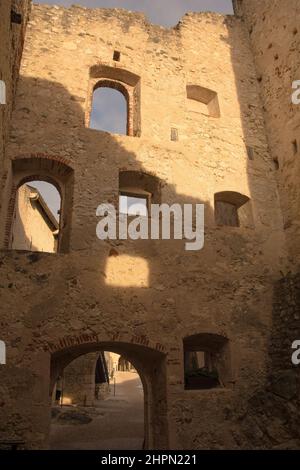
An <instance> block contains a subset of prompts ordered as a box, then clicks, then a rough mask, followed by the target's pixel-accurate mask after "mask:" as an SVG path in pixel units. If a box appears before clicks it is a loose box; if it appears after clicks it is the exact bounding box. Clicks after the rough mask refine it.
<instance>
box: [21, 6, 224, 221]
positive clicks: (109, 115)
mask: <svg viewBox="0 0 300 470" xmlns="http://www.w3.org/2000/svg"><path fill="white" fill-rule="evenodd" d="M33 1H34V3H44V4H48V5H61V6H67V7H68V6H71V5H73V4H78V5H82V6H85V7H88V8H125V9H127V10H132V11H140V12H143V13H144V14H145V15H146V16H147V17H148V18H149V20H150V21H151V22H152V23H156V24H160V25H162V26H167V27H171V26H174V25H176V24H177V23H178V21H179V20H180V19H181V17H182V16H183V15H184V14H185V13H186V12H187V11H216V12H219V13H224V14H233V10H232V2H231V0H33ZM91 127H92V128H96V129H102V130H105V131H108V132H112V133H114V134H125V133H126V102H125V99H124V97H123V96H122V95H121V94H120V93H119V92H117V91H115V90H110V89H107V88H102V89H101V88H99V89H98V90H96V92H95V99H94V106H93V111H92V115H91ZM30 184H31V185H32V186H35V187H37V188H38V189H39V191H40V192H41V194H42V196H43V198H44V199H45V201H46V202H47V204H48V205H49V207H50V209H51V210H52V212H53V213H54V214H57V210H58V209H59V206H60V198H59V195H58V192H57V191H56V189H55V188H54V187H52V186H50V185H49V184H48V183H43V182H37V183H33V182H32V183H30Z"/></svg>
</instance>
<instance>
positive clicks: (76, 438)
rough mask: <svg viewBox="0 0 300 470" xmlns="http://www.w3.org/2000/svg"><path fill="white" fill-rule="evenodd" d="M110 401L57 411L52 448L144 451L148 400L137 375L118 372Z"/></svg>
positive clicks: (51, 433) (66, 407) (63, 408)
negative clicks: (146, 403) (114, 392)
mask: <svg viewBox="0 0 300 470" xmlns="http://www.w3.org/2000/svg"><path fill="white" fill-rule="evenodd" d="M110 389H111V390H110V395H109V396H108V398H107V399H106V400H98V401H97V403H96V406H93V407H79V406H78V407H77V406H76V407H75V406H63V407H55V408H53V419H52V424H51V432H50V448H51V449H53V450H54V449H80V450H81V449H82V450H85V449H86V450H89V449H96V450H98V449H102V450H104V449H109V450H111V449H112V450H116V449H121V450H124V449H128V450H136V449H142V446H143V440H144V398H143V387H142V383H141V381H140V378H139V376H138V374H137V373H135V372H117V373H116V395H115V396H114V395H113V389H114V387H113V384H111V386H110Z"/></svg>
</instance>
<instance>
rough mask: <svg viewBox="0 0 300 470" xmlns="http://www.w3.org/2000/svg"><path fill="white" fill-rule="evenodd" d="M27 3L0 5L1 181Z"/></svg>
mask: <svg viewBox="0 0 300 470" xmlns="http://www.w3.org/2000/svg"><path fill="white" fill-rule="evenodd" d="M30 3H31V0H20V1H15V0H5V1H2V2H1V4H0V18H1V28H0V44H1V49H0V80H3V81H4V82H5V85H6V105H0V178H2V172H3V164H4V156H5V144H6V143H7V140H8V132H9V125H10V118H11V112H12V109H13V103H14V94H15V89H16V83H17V78H18V74H19V66H20V60H21V55H22V49H23V43H24V35H25V28H26V23H27V19H28V13H29V9H30ZM11 11H13V12H15V13H18V14H21V15H22V18H21V24H16V23H13V22H12V21H11ZM1 186H2V185H0V190H1Z"/></svg>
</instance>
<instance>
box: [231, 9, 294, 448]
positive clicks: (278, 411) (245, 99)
mask: <svg viewBox="0 0 300 470" xmlns="http://www.w3.org/2000/svg"><path fill="white" fill-rule="evenodd" d="M261 14H262V13H261ZM241 27H243V28H244V36H245V46H244V47H245V49H247V48H250V47H251V43H250V36H249V32H248V30H247V28H246V26H245V25H244V23H242V22H241ZM235 31H236V30H235ZM223 40H224V41H226V42H227V43H228V44H229V45H230V48H231V57H232V66H233V70H234V71H235V77H236V82H235V83H236V90H237V95H238V99H239V103H240V106H241V118H242V126H243V136H244V141H245V145H246V148H247V153H248V167H247V173H248V182H249V187H250V192H251V194H252V195H254V196H255V197H258V200H259V198H262V194H264V197H265V199H264V203H265V210H266V209H267V208H268V206H269V207H270V209H271V210H273V206H274V207H276V205H277V207H278V213H279V211H280V203H279V199H278V195H277V179H276V171H277V170H278V165H276V164H275V160H274V159H273V155H271V154H270V149H269V146H268V140H267V133H266V129H265V123H264V113H263V105H262V101H261V99H260V94H259V92H260V90H259V88H260V87H259V83H260V80H261V77H258V76H257V74H256V72H255V65H254V60H253V61H251V63H250V64H249V65H248V67H249V75H248V80H249V86H247V83H245V81H242V80H239V78H238V77H239V76H240V66H241V64H240V61H241V57H239V54H240V53H241V49H238V48H236V44H237V42H239V43H240V44H241V47H242V43H241V42H240V41H239V40H238V37H235V33H231V34H230V35H229V38H228V39H225V38H223ZM254 89H256V93H254ZM250 90H252V91H251V92H250ZM283 125H284V123H283ZM260 162H262V165H260ZM263 165H264V166H265V168H263ZM257 169H263V171H264V173H265V174H264V176H265V181H268V184H270V183H272V185H271V186H270V189H271V191H269V192H268V193H266V191H265V188H263V187H262V186H261V187H259V185H258V184H257V179H255V181H254V182H253V180H252V179H251V175H252V174H254V172H255V171H256V170H257ZM262 184H263V180H262V183H261V185H262ZM272 186H273V191H272ZM260 217H262V214H261V215H260ZM274 217H276V212H274ZM271 222H272V223H273V224H274V225H273V226H272V227H271V226H270V238H269V240H268V246H267V245H265V248H266V249H269V250H272V243H273V242H274V243H276V236H278V238H277V242H278V240H279V238H280V237H281V236H282V237H283V236H284V233H283V222H282V216H281V213H279V216H278V215H277V219H276V220H275V219H274V220H272V221H271ZM275 246H276V245H275ZM282 269H283V270H284V267H283V268H282ZM298 278H299V276H295V277H293V276H291V275H288V276H287V277H284V278H283V279H278V280H275V282H274V294H273V299H272V300H273V305H272V306H271V309H270V317H271V327H270V329H269V330H268V331H267V334H266V333H265V331H264V332H263V331H261V327H260V325H259V323H257V325H255V322H253V319H251V325H249V327H250V328H252V327H253V326H254V327H256V326H257V334H259V336H260V337H261V341H263V342H266V351H267V355H266V357H265V358H261V361H262V364H263V362H265V364H266V368H267V377H266V382H265V386H263V387H259V388H257V390H256V392H255V393H253V396H252V397H251V398H250V399H249V400H248V402H245V401H243V400H242V397H241V402H240V403H242V405H239V406H238V407H237V409H236V411H235V419H237V420H242V426H241V433H240V435H239V436H237V442H238V443H239V445H246V446H247V447H249V445H251V446H252V447H253V448H264V449H266V448H267V449H272V448H278V449H289V448H290V449H295V448H299V446H300V430H299V426H298V424H296V423H299V421H300V401H299V386H300V376H299V370H298V369H297V367H295V366H293V365H292V362H291V355H292V349H291V345H292V343H293V341H294V340H295V339H298V338H300V321H299V316H298V314H297V313H296V312H297V311H298V312H299V295H298V294H297V289H298V290H299V287H297V286H299V279H298ZM245 326H247V327H248V325H247V323H246V320H245ZM258 367H259V365H258Z"/></svg>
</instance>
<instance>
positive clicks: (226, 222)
mask: <svg viewBox="0 0 300 470" xmlns="http://www.w3.org/2000/svg"><path fill="white" fill-rule="evenodd" d="M215 221H216V224H217V225H220V226H228V227H244V228H253V213H252V206H251V201H250V199H249V198H248V197H247V196H245V195H243V194H240V193H237V192H234V191H223V192H220V193H216V194H215Z"/></svg>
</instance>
